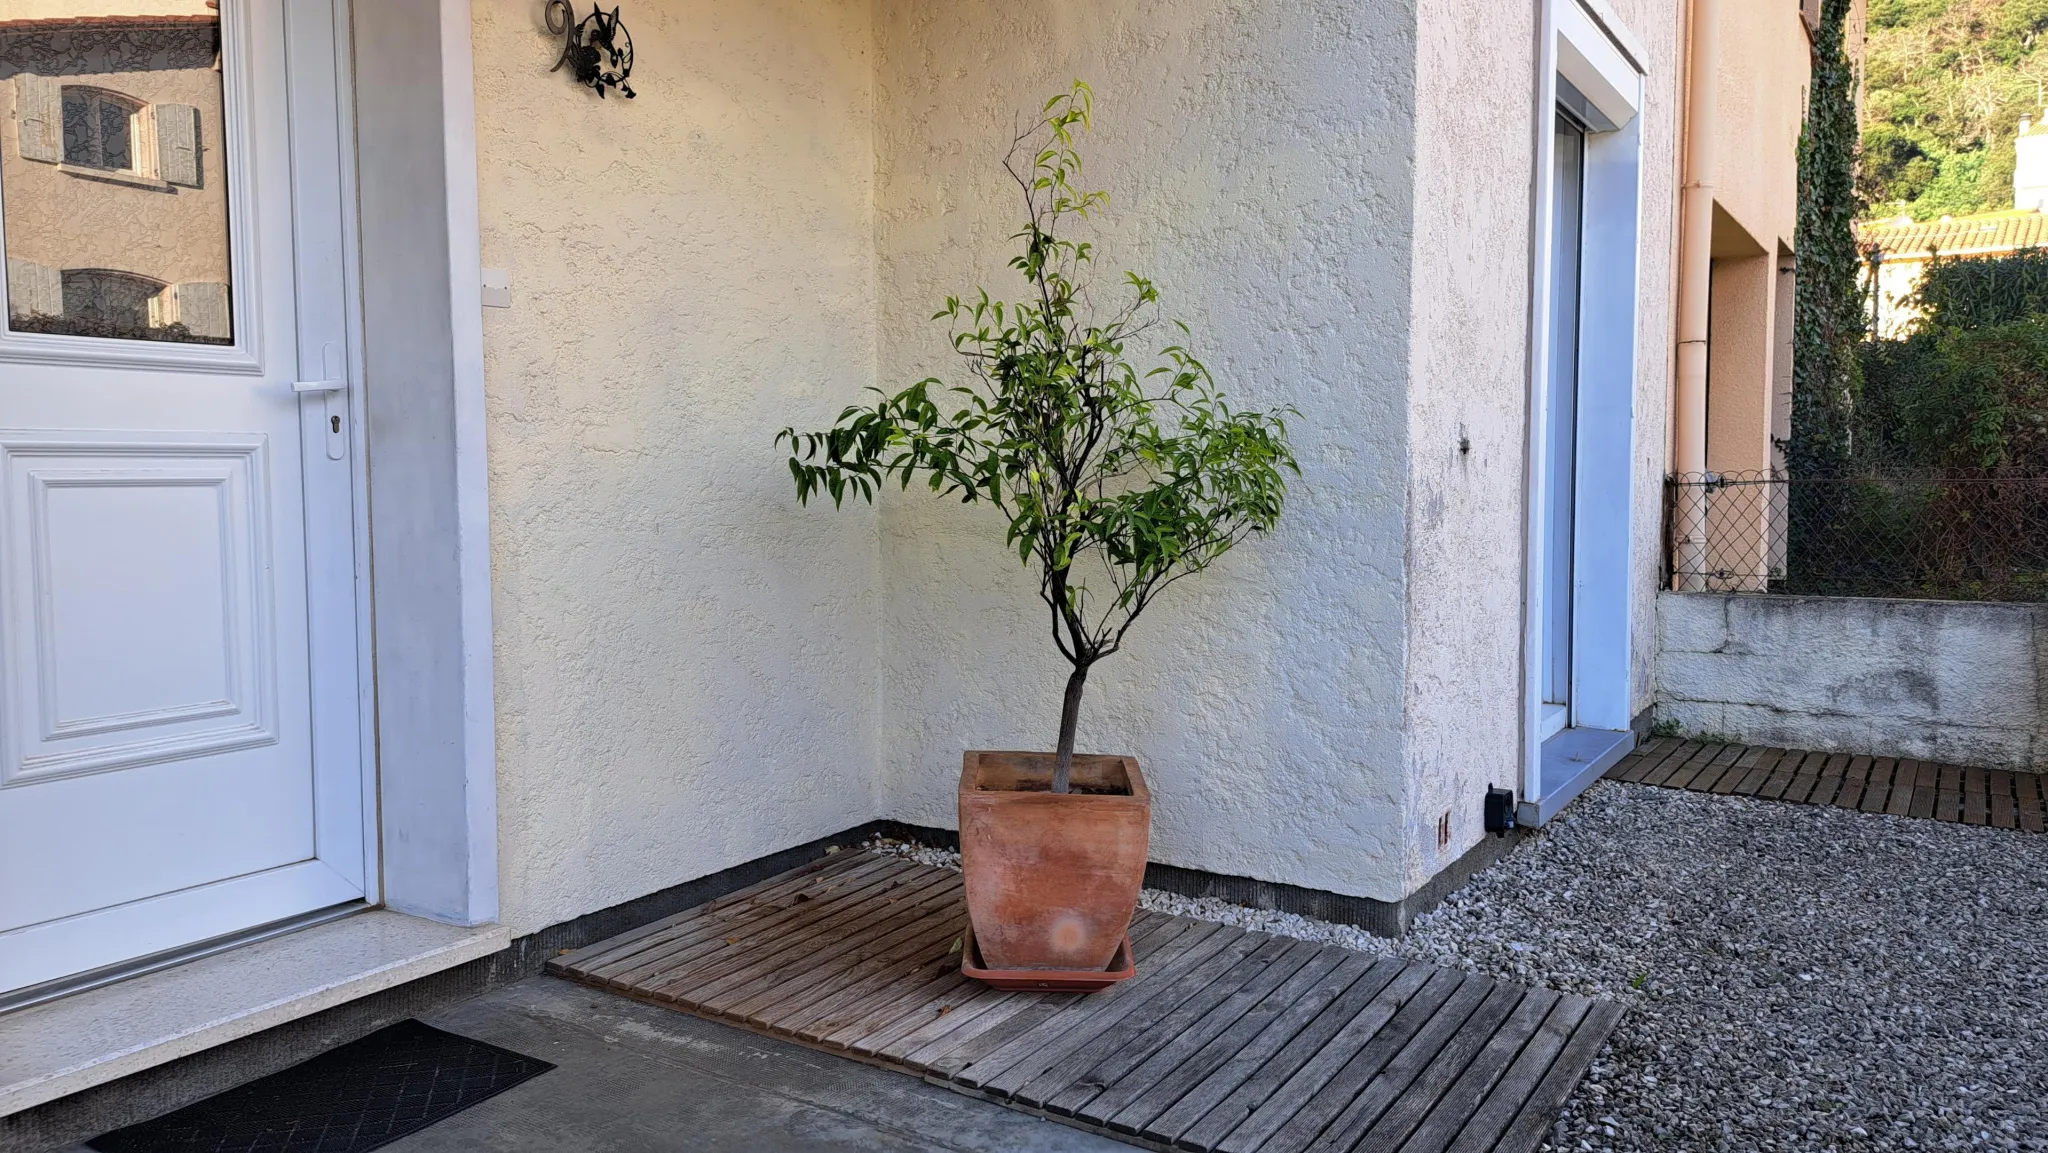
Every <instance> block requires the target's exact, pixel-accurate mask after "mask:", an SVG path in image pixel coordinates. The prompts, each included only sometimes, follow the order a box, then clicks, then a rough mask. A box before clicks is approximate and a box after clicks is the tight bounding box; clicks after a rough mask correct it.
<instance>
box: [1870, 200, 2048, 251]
mask: <svg viewBox="0 0 2048 1153" xmlns="http://www.w3.org/2000/svg"><path fill="white" fill-rule="evenodd" d="M1856 241H1857V243H1859V244H1861V245H1862V246H1864V247H1865V248H1868V247H1871V246H1872V245H1875V246H1876V247H1877V249H1878V251H1880V252H1882V253H1884V254H1885V255H1886V256H1888V257H1912V256H1925V255H1927V254H1928V253H1929V252H1940V253H1941V254H1943V255H1944V256H1962V255H1966V254H1979V255H1982V254H1988V253H1996V252H2011V251H2013V250H2015V249H2020V248H2030V247H2032V246H2034V245H2038V244H2048V215H2043V214H2042V213H2040V212H2036V211H2034V210H2033V209H2031V208H2029V209H2027V210H2025V211H2008V212H1980V213H1977V214H1975V215H1973V216H1953V217H1944V218H1942V219H1940V220H1866V221H1863V222H1861V223H1859V224H1858V225H1857V226H1856Z"/></svg>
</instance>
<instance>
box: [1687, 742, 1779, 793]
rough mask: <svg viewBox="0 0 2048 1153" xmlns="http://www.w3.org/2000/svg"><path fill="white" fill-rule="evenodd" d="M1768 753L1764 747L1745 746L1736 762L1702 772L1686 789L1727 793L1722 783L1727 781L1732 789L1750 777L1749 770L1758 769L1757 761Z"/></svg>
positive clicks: (1696, 791) (1738, 754)
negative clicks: (1738, 782)
mask: <svg viewBox="0 0 2048 1153" xmlns="http://www.w3.org/2000/svg"><path fill="white" fill-rule="evenodd" d="M1766 751H1768V750H1766V749H1765V748H1764V747H1763V746H1762V745H1744V746H1742V749H1741V751H1740V752H1739V753H1737V754H1736V757H1735V759H1734V760H1732V761H1730V762H1728V763H1727V764H1726V765H1723V766H1720V767H1718V768H1712V769H1708V770H1706V771H1703V772H1701V773H1700V774H1699V775H1698V776H1695V777H1694V778H1693V779H1692V783H1690V784H1688V785H1686V788H1688V789H1691V790H1692V791H1693V792H1695V793H1713V792H1726V791H1728V790H1726V789H1723V788H1721V782H1722V781H1727V782H1728V783H1729V786H1730V787H1731V788H1732V787H1733V786H1734V783H1735V782H1737V781H1740V780H1741V779H1742V778H1744V777H1746V776H1748V775H1749V770H1751V769H1753V768H1755V767H1756V763H1757V761H1758V760H1759V759H1761V758H1762V757H1763V755H1764V753H1765V752H1766Z"/></svg>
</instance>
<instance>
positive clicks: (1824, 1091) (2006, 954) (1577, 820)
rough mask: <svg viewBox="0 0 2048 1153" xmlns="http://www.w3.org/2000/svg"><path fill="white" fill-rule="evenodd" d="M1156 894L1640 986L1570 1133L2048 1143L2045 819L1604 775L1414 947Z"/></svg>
mask: <svg viewBox="0 0 2048 1153" xmlns="http://www.w3.org/2000/svg"><path fill="white" fill-rule="evenodd" d="M880 847H882V848H886V849H889V850H890V851H895V852H902V853H905V854H906V855H910V856H913V857H916V858H917V859H919V860H923V861H926V862H927V863H930V864H939V865H950V866H953V867H957V866H958V863H959V858H958V856H957V855H956V854H950V853H944V852H939V851H936V850H931V849H924V848H919V847H914V846H903V845H900V844H885V845H882V846H880ZM1140 904H1141V905H1142V906H1143V907H1145V908H1148V909H1155V910H1158V911H1161V912H1167V913H1177V914H1181V915H1183V916H1190V917H1199V918H1204V919H1208V920H1215V921H1222V922H1226V923H1229V924H1234V925H1241V926H1243V927H1245V928H1250V929H1259V930H1263V931H1265V932H1270V933H1277V934H1281V935H1285V936H1292V937H1300V938H1303V939H1306V940H1315V941H1328V942H1330V943H1332V944H1337V945H1343V946H1345V947H1348V948H1355V949H1360V950H1363V951H1366V952H1371V953H1375V954H1380V955H1397V956H1403V957H1409V958H1413V959H1415V960H1421V961H1428V962H1431V963H1434V964H1440V965H1447V966H1453V967H1456V968H1461V969H1466V970H1470V971H1473V972H1478V973H1484V974H1486V975H1489V976H1495V977H1501V978H1506V979H1510V980H1515V981H1519V982H1524V983H1529V984H1538V985H1545V986H1548V987H1550V988H1553V989H1560V990H1565V991H1569V992H1580V993H1591V994H1595V995H1599V996H1603V997H1608V998H1612V999H1614V1000H1618V1001H1621V1002H1623V1003H1624V1004H1626V1005H1627V1006H1628V1009H1629V1011H1628V1013H1627V1015H1626V1016H1624V1017H1623V1019H1622V1022H1621V1024H1620V1026H1619V1027H1618V1028H1617V1029H1616V1031H1615V1034H1614V1036H1613V1039H1612V1041H1611V1042H1610V1044H1609V1045H1608V1047H1607V1049H1606V1050H1605V1051H1604V1052H1603V1053H1602V1054H1601V1056H1600V1058H1599V1059H1598V1060H1597V1061H1596V1062H1595V1063H1594V1065H1593V1068H1592V1070H1591V1072H1590V1073H1589V1074H1588V1075H1587V1077H1586V1079H1585V1080H1584V1081H1583V1082H1581V1083H1580V1085H1579V1088H1578V1090H1577V1091H1576V1092H1575V1093H1574V1094H1573V1096H1572V1099H1571V1100H1570V1102H1568V1103H1567V1105H1566V1107H1565V1110H1564V1112H1563V1114H1562V1115H1561V1117H1560V1119H1559V1122H1558V1124H1557V1127H1556V1130H1555V1131H1554V1132H1553V1134H1552V1137H1551V1143H1550V1144H1549V1145H1548V1146H1546V1148H1549V1149H1553V1150H1580V1151H1602V1153H1604V1151H1608V1150H1613V1151H1616V1153H1620V1151H1643V1153H1666V1151H1708V1150H1713V1151H1727V1153H1748V1151H1752V1150H1754V1151H1758V1153H1779V1151H1791V1150H1799V1151H1802V1153H1803V1151H1813V1153H1826V1151H1845V1153H1846V1151H1849V1150H1875V1149H1887V1150H1888V1149H2014V1150H2029V1151H2036V1153H2048V837H2044V836H2041V835H2038V834H2028V833H2014V832H2008V831H2003V830H1998V829H1985V828H1971V827H1967V826H1959V825H1951V824H1944V823H1938V822H1934V821H1923V820H1910V819H1906V818H1901V817H1886V816H1878V815H1871V814H1863V813H1853V812H1847V811H1844V810H1839V809H1832V808H1819V807H1814V806H1807V805H1787V804H1780V803H1775V802H1769V801H1756V800H1748V799H1744V798H1740V797H1716V796H1706V795H1701V794H1696V793H1688V792H1682V791H1679V790H1673V789H1656V788H1647V787H1642V786H1634V785H1623V784H1614V783H1606V782H1603V783H1601V784H1598V785H1595V786H1594V787H1593V788H1592V789H1590V790H1588V792H1587V793H1586V794H1585V796H1583V797H1582V798H1580V799H1579V800H1578V801H1577V802H1576V803H1574V804H1573V806H1572V807H1571V808H1570V809H1569V810H1567V812H1566V815H1565V816H1564V817H1563V818H1561V819H1560V820H1558V821H1555V822H1553V823H1552V824H1551V825H1550V826H1549V827H1547V828H1545V829H1543V830H1542V831H1541V832H1540V833H1538V834H1537V835H1535V836H1533V837H1531V838H1530V839H1529V840H1527V841H1525V842H1524V843H1523V844H1522V845H1520V846H1518V847H1517V848H1516V849H1515V851H1514V852H1512V853H1510V854H1509V855H1508V856H1507V857H1506V858H1505V859H1504V860H1502V861H1501V862H1500V863H1498V864H1496V865H1494V866H1493V867H1492V868H1490V869H1488V870H1486V871H1485V872H1483V873H1481V874H1480V875H1479V876H1477V877H1475V878H1474V879H1473V880H1472V881H1471V882H1470V883H1469V884H1467V885H1466V886H1465V887H1464V888H1463V889H1461V890H1459V891H1458V892H1457V893H1455V894H1453V895H1452V896H1451V897H1450V899H1449V900H1447V901H1446V902H1445V903H1444V904H1443V906H1442V907H1440V908H1439V909H1437V910H1436V911H1435V912H1433V913H1430V914H1429V915H1427V916H1425V917H1423V918H1421V919H1420V920H1419V921H1418V923H1417V925H1416V927H1415V929H1414V930H1413V931H1412V932H1411V933H1410V934H1409V935H1408V936H1407V937H1406V938H1403V939H1402V940H1400V941H1398V942H1395V941H1388V940H1385V939H1382V938H1378V937H1373V936H1371V935H1370V934H1367V933H1365V932H1364V931H1362V930H1359V929H1356V928H1354V927H1351V926H1347V925H1333V924H1328V923H1325V922H1320V921H1314V920H1311V919H1309V918H1306V917H1298V916H1294V915H1292V914H1287V913H1275V912H1271V911H1268V910H1259V909H1246V908H1242V907H1240V906H1236V905H1231V904H1228V903H1226V902H1223V901H1219V900H1216V899H1214V898H1202V899H1190V898H1187V897H1179V896H1175V895H1173V894H1170V893H1163V892H1158V891H1154V890H1147V891H1146V892H1145V894H1144V896H1143V898H1142V899H1141V901H1140Z"/></svg>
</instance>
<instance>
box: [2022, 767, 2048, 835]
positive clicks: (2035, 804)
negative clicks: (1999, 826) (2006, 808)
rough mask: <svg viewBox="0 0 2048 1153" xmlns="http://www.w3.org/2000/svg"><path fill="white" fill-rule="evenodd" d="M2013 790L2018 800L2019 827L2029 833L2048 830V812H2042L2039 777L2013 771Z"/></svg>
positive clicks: (2033, 774)
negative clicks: (2014, 786)
mask: <svg viewBox="0 0 2048 1153" xmlns="http://www.w3.org/2000/svg"><path fill="white" fill-rule="evenodd" d="M2013 781H2014V783H2015V785H2016V786H2017V787H2016V788H2015V789H2014V790H2013V791H2014V793H2015V794H2016V799H2017V800H2018V802H2019V823H2020V828H2022V829H2025V830H2026V831H2027V832H2030V833H2039V832H2042V831H2044V830H2048V814H2044V813H2043V812H2042V804H2041V802H2042V796H2041V778H2040V776H2039V775H2038V774H2035V773H2014V774H2013Z"/></svg>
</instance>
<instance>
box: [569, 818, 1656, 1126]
mask: <svg viewBox="0 0 2048 1153" xmlns="http://www.w3.org/2000/svg"><path fill="white" fill-rule="evenodd" d="M965 919H966V907H965V905H964V904H963V902H962V899H961V894H960V875H959V874H958V873H956V872H953V871H951V870H948V869H940V868H933V867H931V866H926V865H919V864H916V863H914V862H910V861H906V860H903V859H901V858H897V857H894V856H888V855H880V854H873V853H867V852H843V853H839V854H837V855H836V856H832V857H827V858H826V859H825V860H824V861H822V862H819V863H818V864H815V865H812V866H810V867H808V868H805V869H801V870H797V871H796V872H792V873H786V874H784V875H782V876H780V877H776V878H772V879H770V880H768V881H764V882H762V883H761V884H759V885H755V886H753V887H752V888H750V889H746V890H742V891H741V892H738V893H733V894H731V895H729V896H726V897H723V898H720V899H719V900H716V901H713V902H711V903H709V904H707V905H703V906H700V907H698V908H696V909H692V910H689V911H688V912H685V913H682V914H679V915H677V916H675V917H672V918H670V919H668V920H666V921H661V922H658V923H656V924H653V925H648V926H644V927H642V928H640V929H636V930H634V931H632V932H629V933H625V934H622V935H620V936H618V937H614V938H612V939H611V940H609V941H604V942H601V943H599V944H596V945H592V946H590V947H588V948H585V949H581V950H578V951H576V952H574V953H571V954H568V955H565V956H563V957H559V958H557V959H556V960H555V961H553V962H552V963H551V964H550V965H549V968H550V970H551V971H553V972H555V973H556V974H558V975H560V976H564V977H568V978H571V979H574V980H578V981H582V982H585V983H588V984H591V985H597V986H600V987H603V988H609V989H614V990H617V991H618V992H621V993H624V994H627V995H629V996H633V997H637V998H641V999H644V1000H648V1001H652V1002H656V1003H659V1004H664V1005H669V1006H672V1007H674V1008H678V1009H682V1010H685V1011H688V1012H691V1013H696V1014H698V1015H700V1016H704V1017H709V1018H712V1019H714V1020H720V1021H725V1022H728V1023H732V1024H738V1025H743V1026H745V1027H747V1028H750V1029H755V1030H758V1031H760V1032H763V1033H768V1034H772V1035H776V1036H781V1037H785V1038H789V1039H792V1040H795V1041H799V1042H802V1043H804V1044H807V1045H810V1046H813V1047H815V1048H819V1049H824V1050H827V1051H830V1052H835V1053H839V1054H842V1055H844V1056H847V1057H852V1058H855V1059H858V1060H863V1061H868V1062H871V1063H874V1064H878V1065H882V1066H885V1067H889V1068H894V1069H898V1070H902V1071H904V1072H908V1073H912V1074H913V1075H918V1076H923V1077H925V1078H926V1079H928V1080H931V1081H934V1082H937V1083H939V1084H944V1085H947V1086H949V1087H951V1088H954V1089H957V1090H960V1091H962V1092H966V1093H971V1094H976V1095H980V1096H984V1097H988V1098H991V1099H993V1100H996V1101H1000V1102H1002V1103H1004V1104H1007V1105H1010V1106H1012V1107H1015V1108H1020V1109H1024V1110H1027V1111H1030V1112H1036V1113H1042V1114H1044V1115H1046V1116H1049V1117H1052V1118H1054V1119H1055V1120H1060V1121H1064V1122H1066V1123H1068V1124H1072V1125H1076V1126H1078V1127H1081V1128H1085V1129H1092V1130H1095V1131H1098V1132H1103V1133H1108V1134H1110V1135H1112V1136H1115V1137H1119V1138H1121V1139H1123V1140H1125V1141H1128V1142H1131V1143H1133V1144H1138V1145H1144V1146H1149V1147H1152V1148H1160V1149H1164V1148H1181V1149H1191V1150H1210V1149H1214V1150H1227V1151H1229V1153H1254V1151H1258V1153H1296V1151H1304V1150H1329V1151H1336V1150H1354V1149H1356V1150H1374V1151H1378V1150H1386V1151H1388V1153H1394V1151H1401V1153H1447V1151H1456V1153H1480V1151H1483V1150H1502V1151H1507V1153H1525V1151H1527V1150H1533V1149H1535V1148H1536V1146H1537V1143H1538V1142H1539V1141H1540V1140H1541V1138H1542V1137H1543V1135H1544V1134H1545V1132H1546V1131H1547V1130H1548V1129H1549V1127H1550V1123H1551V1121H1552V1120H1553V1119H1554V1118H1555V1117H1556V1115H1557V1111H1558V1110H1559V1109H1560V1108H1561V1107H1562V1106H1563V1104H1564V1101H1565V1098H1566V1097H1567V1095H1568V1094H1569V1093H1570V1092H1571V1090H1572V1087H1573V1086H1574V1085H1576V1084H1577V1083H1578V1081H1579V1078H1580V1077H1581V1076H1582V1075H1583V1074H1584V1072H1585V1070H1586V1068H1587V1066H1588V1065H1590V1064H1591V1063H1592V1060H1593V1058H1594V1056H1595V1055H1596V1054H1597V1053H1598V1052H1599V1050H1600V1047H1601V1044H1602V1043H1603V1042H1604V1041H1605V1040H1606V1037H1607V1035H1608V1033H1609V1032H1610V1031H1611V1030H1612V1029H1613V1027H1614V1023H1615V1022H1616V1020H1618V1019H1619V1017H1620V1010H1619V1008H1618V1007H1616V1006H1615V1005H1613V1004H1611V1003H1608V1002H1604V1001H1596V1000H1593V999H1590V998H1586V997H1577V996H1560V995H1559V994H1556V993H1552V992H1548V991H1545V990H1540V989H1525V988H1520V987H1517V986H1513V985H1507V984H1503V983H1500V982H1496V981H1492V980H1489V979H1487V978H1484V977H1477V976H1472V975H1469V974H1466V973H1460V972H1454V971H1450V970H1445V969H1438V968H1434V967H1431V966H1428V965H1420V964H1414V963H1410V962H1406V961H1396V960H1376V959H1374V958H1373V957H1370V956H1367V955H1365V954H1361V953H1356V952H1353V951H1351V950H1348V949H1342V948H1338V947H1336V946H1332V945H1319V944H1314V943H1310V942H1305V941H1296V940H1292V939H1289V938H1285V937H1275V936H1270V935H1268V934H1265V933H1253V932H1246V931H1244V930H1242V929H1236V928H1231V927H1228V926H1223V925H1217V924H1213V923H1210V922H1206V921H1196V920H1191V919H1188V918H1185V917H1170V916H1162V915H1158V914H1152V913H1140V914H1139V916H1138V919H1137V920H1136V921H1135V922H1133V924H1132V927H1131V933H1132V940H1133V943H1134V945H1135V947H1136V951H1137V955H1138V976H1137V977H1135V978H1133V979H1131V980H1130V981H1127V982H1125V983H1124V984H1122V985H1118V986H1116V987H1114V988H1112V989H1110V990H1107V991H1105V992H1101V993H1095V994H1088V995H1077V994H1054V993H1003V992H997V991H995V990H992V989H988V988H986V987H984V986H982V985H980V984H978V983H976V982H973V981H970V980H968V979H967V978H965V977H962V976H961V975H960V973H959V954H958V952H957V947H958V946H957V942H958V940H959V937H960V931H961V928H962V927H963V926H964V924H965Z"/></svg>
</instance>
